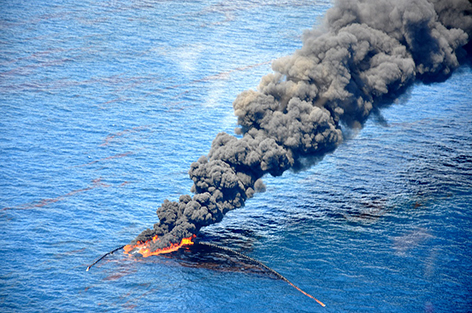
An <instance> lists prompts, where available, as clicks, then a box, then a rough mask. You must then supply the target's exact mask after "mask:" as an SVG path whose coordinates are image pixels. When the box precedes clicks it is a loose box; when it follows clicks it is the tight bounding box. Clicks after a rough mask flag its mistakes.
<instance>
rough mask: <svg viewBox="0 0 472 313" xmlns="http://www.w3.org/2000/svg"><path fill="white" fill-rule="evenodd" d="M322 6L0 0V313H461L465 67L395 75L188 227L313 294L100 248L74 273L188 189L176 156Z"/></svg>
mask: <svg viewBox="0 0 472 313" xmlns="http://www.w3.org/2000/svg"><path fill="white" fill-rule="evenodd" d="M331 6H332V3H331V2H330V1H328V0H325V1H305V0H302V1H292V0H285V1H271V0H256V1H243V0H241V1H229V0H220V1H217V0H212V1H152V0H141V1H133V0H129V1H70V0H62V1H61V0H58V1H36V0H35V1H4V2H2V9H1V10H0V115H1V117H0V255H1V260H0V269H1V272H0V311H1V312H57V311H60V312H93V311H97V312H109V311H112V312H128V311H134V312H470V311H472V253H471V251H472V239H471V238H472V212H471V206H472V123H471V119H472V105H471V104H472V93H471V90H472V69H471V68H470V67H469V66H463V67H461V68H459V69H458V70H457V71H456V72H455V73H454V74H453V75H452V76H451V77H450V78H449V79H448V80H447V81H445V82H439V83H431V84H427V85H425V84H416V85H414V86H412V87H411V88H409V89H408V91H407V92H406V93H405V94H404V95H402V96H401V97H399V98H398V99H397V100H396V101H395V102H394V103H392V104H391V105H389V106H387V107H385V108H384V109H383V110H381V112H380V114H379V115H373V116H372V117H371V118H370V119H369V120H368V121H367V123H366V125H365V127H364V128H363V129H362V130H358V131H349V130H346V136H347V139H346V141H345V142H344V143H343V144H342V145H341V146H340V147H339V148H338V149H337V150H336V151H334V152H333V153H331V154H329V155H327V156H325V157H324V158H323V159H322V160H320V161H319V162H318V163H317V164H316V165H314V166H311V167H310V168H309V169H307V170H305V171H300V172H296V173H295V172H286V173H284V174H283V175H282V176H280V177H271V176H267V177H264V182H265V184H266V185H267V191H266V192H265V193H258V194H256V195H255V197H254V198H253V199H251V200H249V201H247V203H246V206H245V207H243V208H240V209H237V210H234V211H231V212H229V213H228V214H227V215H226V216H225V218H224V220H223V221H222V222H221V223H218V224H214V225H211V226H209V227H206V228H203V229H202V231H201V233H200V234H199V238H200V239H201V240H202V241H208V242H212V243H216V244H218V245H221V246H224V247H228V248H232V249H234V250H236V251H239V252H242V253H244V254H246V255H248V256H250V257H252V258H254V259H257V260H259V261H261V262H263V263H265V264H266V265H268V266H270V267H271V268H273V269H274V270H276V271H278V272H279V273H280V274H282V275H283V276H285V277H286V278H287V279H289V280H290V281H292V282H293V283H294V284H295V285H297V286H299V287H300V288H301V289H303V290H304V291H306V292H308V293H310V294H312V295H313V296H315V297H316V298H318V299H319V300H321V301H323V302H324V303H325V304H326V307H325V308H323V307H321V306H320V305H318V304H317V303H316V302H315V301H314V300H313V299H310V298H308V297H306V296H304V295H303V294H302V293H300V292H298V291H297V290H296V289H294V288H292V287H291V286H290V285H288V284H287V283H286V282H284V281H282V280H277V279H274V277H273V276H271V275H267V274H264V273H263V272H260V273H258V272H257V271H255V270H254V269H253V270H246V269H247V268H245V267H244V266H243V265H241V263H238V262H233V263H231V262H230V261H228V264H229V265H228V264H227V265H225V266H223V265H222V263H224V258H225V256H224V255H223V254H221V253H220V254H219V255H216V256H215V255H214V254H213V256H212V255H210V257H209V258H210V259H213V260H214V262H210V261H208V259H206V260H205V261H195V260H191V252H189V251H186V252H185V251H184V252H182V253H181V254H182V255H180V256H179V255H167V256H154V257H148V258H132V257H129V256H127V255H125V254H123V253H121V252H117V253H115V254H113V255H111V256H108V257H107V258H105V259H104V260H102V261H101V262H100V263H98V264H97V265H96V266H94V267H93V268H92V269H91V270H90V271H88V272H86V271H85V269H86V268H87V266H88V265H90V264H91V263H92V262H93V261H94V260H95V259H97V258H98V257H100V256H101V255H102V254H103V253H106V252H108V251H110V250H113V249H115V248H116V247H119V246H120V245H123V244H127V243H129V242H130V241H131V240H132V239H134V238H135V237H136V236H137V235H138V234H139V233H140V232H141V231H142V230H144V229H145V228H148V227H152V225H153V224H154V223H156V222H157V215H156V213H155V211H156V209H157V208H158V207H159V205H160V204H161V203H162V202H163V201H164V199H170V200H177V199H178V197H179V196H180V195H181V194H188V193H189V192H190V191H189V190H190V187H191V185H192V181H191V180H190V179H189V177H188V174H187V171H188V169H189V167H190V164H191V163H192V162H194V161H196V160H197V159H198V158H199V157H200V156H201V155H205V154H207V153H208V151H209V149H210V146H211V142H212V140H213V138H214V137H215V135H216V134H217V133H218V132H221V131H225V132H228V133H230V134H233V130H234V128H235V127H236V126H237V125H236V117H235V116H234V115H233V109H232V102H233V100H234V99H235V98H236V96H237V95H238V94H239V93H240V92H242V91H244V90H247V89H255V88H257V85H258V83H259V80H260V79H261V77H262V76H263V75H265V74H268V73H270V72H271V67H270V64H271V62H272V61H273V60H275V59H276V58H279V57H282V56H285V55H288V54H291V53H293V52H294V51H295V50H296V49H298V48H300V47H301V36H302V34H303V31H304V30H305V29H308V28H311V27H312V26H313V25H319V24H321V22H322V16H323V15H324V13H325V12H326V10H327V9H328V8H329V7H331ZM227 257H228V260H230V259H231V258H233V259H234V256H230V255H228V256H227ZM202 258H203V257H202ZM222 260H223V261H222Z"/></svg>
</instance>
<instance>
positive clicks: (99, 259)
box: [86, 245, 125, 272]
mask: <svg viewBox="0 0 472 313" xmlns="http://www.w3.org/2000/svg"><path fill="white" fill-rule="evenodd" d="M124 247H125V245H122V246H121V247H118V248H116V249H115V250H112V251H110V252H107V253H105V254H104V255H102V256H101V257H99V258H98V259H97V260H96V261H95V262H93V263H92V264H90V265H89V266H87V269H86V271H87V272H88V271H89V270H90V268H91V267H92V266H94V265H95V264H97V263H98V262H100V261H101V260H102V259H104V258H105V257H106V256H107V255H110V254H113V253H115V252H116V251H118V250H120V249H123V248H124Z"/></svg>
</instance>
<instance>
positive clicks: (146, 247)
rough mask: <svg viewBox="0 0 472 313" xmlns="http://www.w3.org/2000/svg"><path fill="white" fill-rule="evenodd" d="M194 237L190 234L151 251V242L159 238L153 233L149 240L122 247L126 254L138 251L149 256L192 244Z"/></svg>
mask: <svg viewBox="0 0 472 313" xmlns="http://www.w3.org/2000/svg"><path fill="white" fill-rule="evenodd" d="M195 237H197V236H196V235H192V236H190V237H187V238H182V240H181V241H180V243H178V244H177V243H172V244H171V245H170V246H168V247H165V248H162V249H157V250H155V251H151V249H150V246H151V243H155V242H156V241H158V240H160V239H159V237H158V236H157V235H155V236H154V237H152V239H151V240H148V241H145V242H141V241H138V242H137V243H136V244H135V245H126V246H124V247H123V249H124V250H125V253H126V254H128V255H133V254H136V253H140V254H141V255H142V256H143V257H145V258H147V257H148V256H151V255H159V254H165V253H171V252H174V251H177V250H179V249H180V248H182V247H185V246H190V245H193V241H192V240H193V239H195Z"/></svg>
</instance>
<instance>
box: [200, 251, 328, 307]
mask: <svg viewBox="0 0 472 313" xmlns="http://www.w3.org/2000/svg"><path fill="white" fill-rule="evenodd" d="M198 244H200V245H204V246H208V247H212V248H216V249H221V250H224V251H226V252H230V253H233V254H235V255H237V256H239V257H241V258H243V259H246V260H249V261H251V262H253V263H255V264H257V265H259V266H261V267H263V268H264V269H266V270H268V271H269V272H271V273H272V274H274V275H275V276H277V277H278V278H280V279H281V280H283V281H285V282H286V283H288V284H289V285H290V286H292V287H293V288H295V289H297V290H298V291H300V292H301V293H303V294H304V295H305V296H307V297H310V298H312V299H313V300H315V301H316V302H318V303H319V304H320V305H321V306H323V307H324V306H326V305H325V304H324V303H323V302H321V301H320V300H318V299H316V298H315V297H313V296H312V295H310V294H309V293H307V292H305V291H303V290H301V289H300V288H299V287H297V286H296V285H294V284H293V283H292V282H291V281H289V280H288V279H287V278H285V277H284V276H282V274H280V273H279V272H277V271H275V270H273V269H272V268H270V267H268V266H267V265H265V264H264V263H262V262H260V261H257V260H256V259H253V258H251V257H249V256H247V255H244V254H242V253H240V252H237V251H234V250H232V249H230V248H226V247H221V246H218V245H215V244H213V243H209V242H199V243H198Z"/></svg>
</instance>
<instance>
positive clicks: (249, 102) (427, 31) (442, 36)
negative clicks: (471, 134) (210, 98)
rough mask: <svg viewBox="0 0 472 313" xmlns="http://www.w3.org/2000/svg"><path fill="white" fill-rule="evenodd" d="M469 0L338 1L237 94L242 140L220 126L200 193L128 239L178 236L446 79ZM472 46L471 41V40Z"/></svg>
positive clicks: (195, 171) (469, 24) (460, 47)
mask: <svg viewBox="0 0 472 313" xmlns="http://www.w3.org/2000/svg"><path fill="white" fill-rule="evenodd" d="M471 13H472V3H471V1H468V0H395V1H391V0H359V1H354V0H338V1H335V4H334V7H333V8H331V9H330V10H328V12H327V15H326V18H325V21H324V24H323V26H322V27H321V28H319V29H312V30H309V31H306V32H305V33H304V34H303V47H302V48H301V49H300V50H297V51H296V52H295V53H294V54H293V55H291V56H287V57H283V58H280V59H278V60H276V61H275V62H274V63H273V64H272V69H273V70H274V73H272V74H269V75H267V76H265V77H263V78H262V80H261V82H260V84H259V86H258V88H257V91H254V90H248V91H244V92H242V93H241V94H240V95H239V96H238V97H237V98H236V100H235V101H234V103H233V107H234V112H235V115H236V116H237V117H238V124H239V125H240V128H238V129H237V130H236V133H237V134H238V135H242V138H240V139H238V138H236V137H234V136H231V135H229V134H226V133H220V134H218V135H217V136H216V138H215V139H214V140H213V143H212V145H211V149H210V152H209V154H208V155H207V156H202V157H200V159H199V160H198V161H197V162H194V163H192V165H191V168H190V170H189V175H190V178H191V179H192V180H193V182H194V185H193V187H192V189H191V192H192V193H194V196H193V197H191V196H189V195H182V196H181V197H180V199H179V201H178V202H175V201H168V200H165V201H164V203H163V204H162V206H161V207H160V208H159V209H158V210H157V216H158V217H159V222H158V223H156V224H155V225H154V228H153V229H147V230H145V231H143V232H142V233H141V234H140V235H139V236H138V237H137V238H136V239H135V240H134V241H133V242H132V243H131V244H135V243H136V242H137V241H147V240H149V239H151V238H152V237H153V236H154V235H158V236H159V238H160V240H158V241H156V242H153V243H152V244H151V247H150V249H151V251H155V250H157V249H159V248H163V247H166V246H169V245H170V244H171V243H180V241H181V239H182V238H185V237H190V236H191V235H192V234H196V233H197V232H198V231H199V230H200V229H201V228H202V227H203V226H207V225H210V224H212V223H216V222H219V221H221V220H222V219H223V216H224V215H225V213H226V212H228V211H230V210H233V209H235V208H239V207H241V206H243V205H244V203H245V201H246V200H247V199H248V198H251V197H252V196H253V195H254V193H255V192H261V191H264V190H265V186H264V183H263V182H262V180H261V178H262V177H263V176H264V175H265V174H267V173H268V174H271V175H273V176H279V175H281V174H282V173H283V172H284V171H286V170H289V169H299V168H301V167H302V166H303V164H304V162H305V160H307V159H310V158H312V157H322V156H323V155H324V154H326V153H328V152H330V151H333V150H334V149H335V148H336V147H337V146H338V145H339V144H341V142H342V141H343V132H342V130H341V126H343V127H350V128H360V127H362V125H363V123H364V122H365V121H366V119H367V118H368V116H369V114H370V113H371V112H372V111H374V110H376V109H378V108H379V107H380V106H381V105H382V104H385V103H389V102H390V103H391V102H392V100H393V99H394V98H395V97H396V96H398V95H399V94H400V93H401V92H402V91H404V90H405V89H406V88H407V87H408V86H410V85H411V84H412V83H413V82H415V81H425V82H431V81H441V80H444V79H446V78H447V77H448V76H449V75H450V74H451V73H452V71H453V70H454V69H456V68H457V67H459V65H460V64H461V63H462V62H463V61H464V60H465V58H466V56H467V52H466V49H465V48H464V46H466V45H467V44H468V43H469V41H470V36H471V35H472V15H471ZM469 46H470V45H469Z"/></svg>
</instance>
